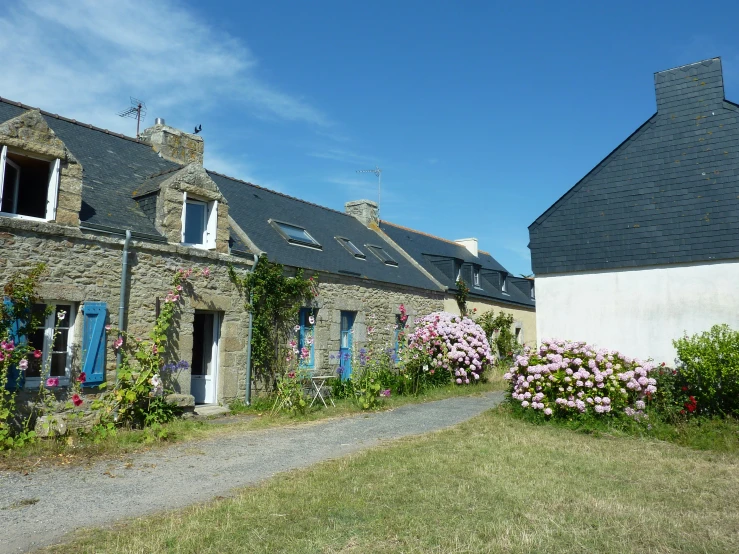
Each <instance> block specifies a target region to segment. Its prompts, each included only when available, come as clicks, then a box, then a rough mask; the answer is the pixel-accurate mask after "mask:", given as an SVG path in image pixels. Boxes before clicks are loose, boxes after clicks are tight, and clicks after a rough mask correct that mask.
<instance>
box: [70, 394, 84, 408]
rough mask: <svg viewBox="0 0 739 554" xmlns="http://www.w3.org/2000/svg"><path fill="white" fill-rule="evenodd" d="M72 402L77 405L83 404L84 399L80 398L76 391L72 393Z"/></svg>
mask: <svg viewBox="0 0 739 554" xmlns="http://www.w3.org/2000/svg"><path fill="white" fill-rule="evenodd" d="M72 404H74V405H75V406H81V405H82V399H81V398H80V395H79V394H77V393H74V394H73V395H72Z"/></svg>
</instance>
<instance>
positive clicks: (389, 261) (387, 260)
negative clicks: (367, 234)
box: [365, 244, 398, 267]
mask: <svg viewBox="0 0 739 554" xmlns="http://www.w3.org/2000/svg"><path fill="white" fill-rule="evenodd" d="M365 246H366V247H367V248H368V249H369V251H370V252H372V253H373V254H374V255H375V256H376V257H377V258H378V259H379V260H380V261H381V262H382V263H384V264H385V265H391V266H393V267H397V266H398V262H396V261H395V260H394V259H393V258H392V256H390V254H388V253H387V252H385V249H384V248H383V247H382V246H375V245H373V244H365Z"/></svg>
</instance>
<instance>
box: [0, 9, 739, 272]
mask: <svg viewBox="0 0 739 554" xmlns="http://www.w3.org/2000/svg"><path fill="white" fill-rule="evenodd" d="M598 4H601V3H599V2H571V3H568V2H519V3H515V2H490V1H488V2H472V1H468V2H455V3H453V2H429V1H423V2H421V1H397V0H396V1H393V2H390V1H379V0H375V1H373V2H365V3H359V2H329V1H323V0H315V1H312V2H303V1H293V2H287V1H279V0H275V1H272V2H228V1H220V2H219V1H213V0H211V1H209V2H207V3H206V2H186V1H177V2H175V1H172V0H158V1H157V2H136V1H128V0H118V1H115V2H108V1H92V0H89V1H86V0H60V1H57V2H49V3H43V2H33V3H24V2H15V3H12V4H10V7H9V10H7V11H4V12H3V14H2V15H0V49H2V51H3V52H6V53H7V52H12V53H13V54H14V55H13V56H9V57H4V61H3V66H4V68H3V71H2V72H0V96H3V97H6V98H11V99H13V100H18V101H21V102H24V103H26V104H31V105H34V106H38V107H40V108H43V109H46V110H49V111H52V112H56V113H60V114H62V115H65V116H68V117H72V118H75V119H78V120H81V121H85V122H89V123H92V124H93V125H98V126H101V127H105V128H108V129H111V130H114V131H118V132H123V133H126V134H129V135H133V134H134V133H135V126H134V125H135V124H133V123H132V122H131V120H125V119H121V118H118V117H117V116H116V115H115V114H116V112H118V111H120V110H121V109H123V108H125V107H126V106H127V105H128V102H129V96H135V97H139V98H143V99H144V100H145V101H146V103H147V106H148V108H149V114H148V116H147V119H146V121H145V122H144V123H145V126H147V124H151V123H153V120H154V117H164V118H165V119H166V120H167V123H169V124H171V125H174V126H176V127H179V128H182V129H184V130H188V131H189V130H191V129H192V128H193V127H194V126H195V125H196V124H202V126H203V136H204V138H205V141H206V166H207V167H209V168H211V169H215V170H218V171H221V172H223V173H227V174H229V175H232V176H235V177H239V178H242V179H245V180H250V181H252V182H254V183H256V184H259V185H262V186H266V187H269V188H273V189H275V190H279V191H281V192H284V193H286V194H290V195H294V196H298V197H300V198H304V199H306V200H309V201H312V202H316V203H319V204H323V205H326V206H329V207H332V208H335V209H338V210H343V205H344V203H345V202H346V201H349V200H356V199H359V198H371V199H375V198H376V196H377V186H376V184H377V181H376V179H375V178H374V177H373V176H371V175H368V174H357V173H356V170H358V169H368V168H373V167H375V166H376V165H377V166H380V167H381V168H382V169H383V194H382V197H383V202H382V217H383V219H387V220H389V221H392V222H394V223H397V224H400V225H405V226H408V227H413V228H415V229H419V230H421V231H424V232H427V233H431V234H435V235H439V236H442V237H445V238H448V239H455V238H463V237H470V236H474V237H477V238H478V239H479V241H480V248H482V249H484V250H487V251H490V252H491V253H492V254H493V256H494V257H496V258H497V259H498V260H499V261H500V262H501V263H502V264H503V265H504V266H506V267H507V268H508V269H509V270H510V271H512V272H513V273H529V272H530V260H529V253H528V248H527V246H526V245H527V243H528V230H527V227H528V225H529V224H530V223H531V222H532V221H533V220H534V219H535V218H536V217H538V216H539V215H540V214H541V213H542V212H543V211H544V210H546V209H547V208H548V207H549V206H550V205H551V204H552V203H553V202H554V201H555V200H556V199H557V198H559V197H560V196H561V195H562V194H564V192H565V191H567V189H569V188H570V187H571V186H572V185H574V184H575V183H576V182H577V181H578V180H579V179H580V178H581V177H582V176H584V175H585V173H587V172H588V171H589V170H590V169H591V168H592V167H593V166H594V165H596V164H597V163H598V162H599V161H600V160H601V159H602V158H603V157H605V156H606V155H607V154H608V153H609V152H610V151H611V150H612V149H613V148H615V147H616V146H617V145H618V144H619V143H620V142H621V141H622V140H623V139H625V138H626V137H627V136H628V135H629V134H630V133H631V132H633V131H634V130H635V129H636V128H637V127H638V126H639V125H640V124H641V123H643V122H644V121H645V120H646V119H647V118H649V117H650V116H651V115H652V113H654V111H655V99H654V89H653V73H654V72H655V71H660V70H664V69H668V68H671V67H674V66H678V65H682V64H686V63H691V62H694V61H697V60H701V59H705V58H709V57H714V56H721V57H722V59H723V66H724V79H725V86H726V95H727V98H728V99H730V100H733V101H739V44H738V41H739V38H738V37H739V35H737V30H736V29H737V24H736V22H737V21H739V3H736V2H702V3H696V2H694V1H693V2H676V1H670V2H667V1H664V2H644V1H643V0H642V1H641V2H618V3H608V4H607V5H603V6H600V5H598ZM603 4H605V3H603Z"/></svg>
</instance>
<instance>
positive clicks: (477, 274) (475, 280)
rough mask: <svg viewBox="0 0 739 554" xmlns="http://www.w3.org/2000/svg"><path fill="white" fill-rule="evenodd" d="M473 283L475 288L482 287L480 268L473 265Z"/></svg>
mask: <svg viewBox="0 0 739 554" xmlns="http://www.w3.org/2000/svg"><path fill="white" fill-rule="evenodd" d="M472 285H473V286H474V287H475V288H478V289H479V288H481V287H480V268H478V267H473V268H472Z"/></svg>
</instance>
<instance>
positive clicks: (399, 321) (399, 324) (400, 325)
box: [393, 314, 407, 363]
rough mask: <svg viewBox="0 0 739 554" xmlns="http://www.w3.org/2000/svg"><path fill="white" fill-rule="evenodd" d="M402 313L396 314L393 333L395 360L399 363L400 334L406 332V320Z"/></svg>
mask: <svg viewBox="0 0 739 554" xmlns="http://www.w3.org/2000/svg"><path fill="white" fill-rule="evenodd" d="M406 321H407V318H404V317H403V315H402V314H395V332H394V333H393V350H394V352H393V362H395V363H398V361H399V360H400V335H401V334H402V333H405V322H406Z"/></svg>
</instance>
